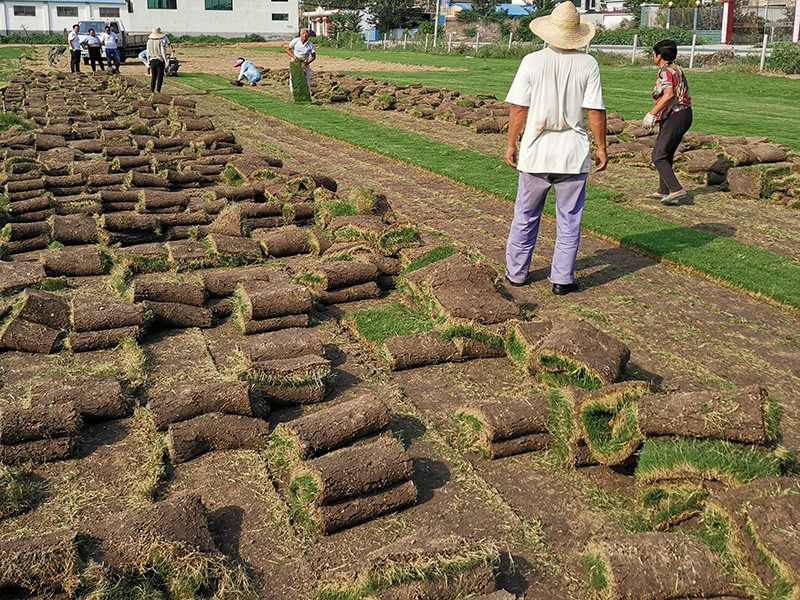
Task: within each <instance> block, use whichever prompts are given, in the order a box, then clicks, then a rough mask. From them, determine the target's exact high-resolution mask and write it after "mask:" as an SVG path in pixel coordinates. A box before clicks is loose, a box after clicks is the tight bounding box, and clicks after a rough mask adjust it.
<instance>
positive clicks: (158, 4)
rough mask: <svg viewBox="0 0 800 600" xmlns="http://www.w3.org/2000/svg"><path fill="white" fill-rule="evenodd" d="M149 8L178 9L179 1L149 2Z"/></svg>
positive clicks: (155, 0)
mask: <svg viewBox="0 0 800 600" xmlns="http://www.w3.org/2000/svg"><path fill="white" fill-rule="evenodd" d="M147 8H170V9H173V10H175V9H177V8H178V0H147Z"/></svg>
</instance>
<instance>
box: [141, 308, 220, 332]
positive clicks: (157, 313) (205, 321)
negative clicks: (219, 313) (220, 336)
mask: <svg viewBox="0 0 800 600" xmlns="http://www.w3.org/2000/svg"><path fill="white" fill-rule="evenodd" d="M143 306H144V307H145V308H146V309H147V310H148V311H150V313H151V314H152V315H153V318H154V319H155V320H156V321H157V322H159V323H160V324H162V325H164V326H166V327H200V328H208V327H211V322H212V316H213V315H212V312H211V309H209V308H203V307H202V306H194V305H192V304H181V303H179V302H144V303H143Z"/></svg>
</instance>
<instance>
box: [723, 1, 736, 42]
mask: <svg viewBox="0 0 800 600" xmlns="http://www.w3.org/2000/svg"><path fill="white" fill-rule="evenodd" d="M734 4H735V0H722V39H721V40H720V42H721V43H723V44H730V43H731V39H732V38H733V12H734V11H733V8H734Z"/></svg>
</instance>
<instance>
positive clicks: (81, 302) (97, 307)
mask: <svg viewBox="0 0 800 600" xmlns="http://www.w3.org/2000/svg"><path fill="white" fill-rule="evenodd" d="M71 309H72V312H71V315H70V321H71V325H72V329H73V330H74V331H78V332H84V331H100V330H103V329H116V328H120V327H133V326H136V327H138V326H139V325H141V324H142V323H144V317H145V313H144V307H143V306H142V305H141V304H131V303H128V302H114V301H113V300H103V299H100V300H96V299H90V298H82V297H75V298H73V299H72V306H71Z"/></svg>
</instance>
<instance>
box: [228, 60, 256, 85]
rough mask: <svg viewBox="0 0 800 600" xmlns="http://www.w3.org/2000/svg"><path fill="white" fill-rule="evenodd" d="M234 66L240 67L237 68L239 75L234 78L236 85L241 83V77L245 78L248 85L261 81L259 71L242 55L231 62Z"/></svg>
mask: <svg viewBox="0 0 800 600" xmlns="http://www.w3.org/2000/svg"><path fill="white" fill-rule="evenodd" d="M233 66H234V67H241V69H240V70H239V77H237V78H236V85H242V79H244V80H246V81H247V82H248V83H249V84H250V85H256V84H257V83H258V82H259V81H261V72H260V71H259V70H258V68H257V67H256V66H255V65H254V64H253V63H251V62H250V61H249V60H245V59H243V58H242V57H239V58H237V59H236V62H235V63H233Z"/></svg>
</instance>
